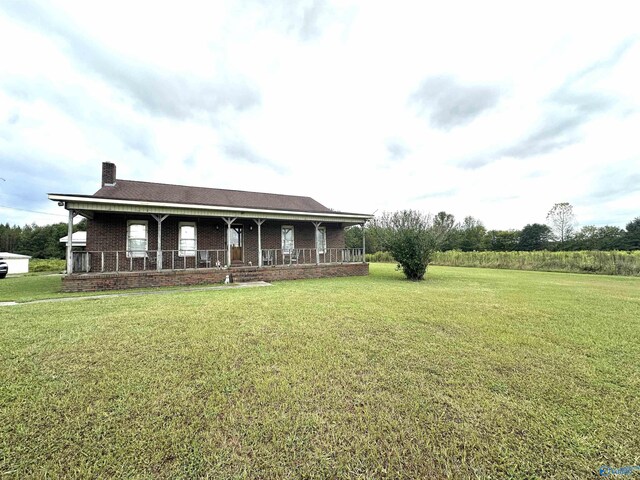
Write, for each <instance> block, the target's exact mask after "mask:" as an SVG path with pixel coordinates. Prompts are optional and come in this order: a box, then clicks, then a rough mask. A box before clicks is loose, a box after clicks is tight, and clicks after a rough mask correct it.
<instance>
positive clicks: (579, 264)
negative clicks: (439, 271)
mask: <svg viewBox="0 0 640 480" xmlns="http://www.w3.org/2000/svg"><path fill="white" fill-rule="evenodd" d="M433 264H434V265H443V266H450V267H480V268H507V269H512V270H538V271H546V272H573V273H599V274H604V275H630V276H640V251H633V252H624V251H612V252H600V251H595V250H590V251H579V252H546V251H540V252H460V251H457V250H451V251H448V252H437V253H436V254H435V255H434V258H433Z"/></svg>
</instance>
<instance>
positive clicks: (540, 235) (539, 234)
mask: <svg viewBox="0 0 640 480" xmlns="http://www.w3.org/2000/svg"><path fill="white" fill-rule="evenodd" d="M551 236H552V232H551V229H550V228H549V227H548V226H547V225H542V224H540V223H532V224H529V225H526V226H525V227H524V228H523V229H522V232H520V240H519V242H518V250H524V251H532V250H544V249H546V248H547V247H548V246H549V240H550V239H551Z"/></svg>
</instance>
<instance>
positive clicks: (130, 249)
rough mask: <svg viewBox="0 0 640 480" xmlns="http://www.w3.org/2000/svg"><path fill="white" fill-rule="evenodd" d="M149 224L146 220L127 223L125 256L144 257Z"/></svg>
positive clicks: (147, 242) (147, 241)
mask: <svg viewBox="0 0 640 480" xmlns="http://www.w3.org/2000/svg"><path fill="white" fill-rule="evenodd" d="M148 230H149V223H148V222H147V221H146V220H129V221H128V222H127V256H128V257H146V256H147V249H148V247H149V240H148Z"/></svg>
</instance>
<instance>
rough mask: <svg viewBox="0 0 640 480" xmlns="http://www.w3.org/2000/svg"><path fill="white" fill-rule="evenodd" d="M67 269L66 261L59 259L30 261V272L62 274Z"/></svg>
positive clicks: (35, 259) (34, 259) (33, 259)
mask: <svg viewBox="0 0 640 480" xmlns="http://www.w3.org/2000/svg"><path fill="white" fill-rule="evenodd" d="M66 268H67V265H66V261H65V260H60V259H58V258H48V259H42V258H32V259H31V260H29V271H30V272H34V273H37V272H62V271H63V270H65V269H66Z"/></svg>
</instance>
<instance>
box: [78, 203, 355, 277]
mask: <svg viewBox="0 0 640 480" xmlns="http://www.w3.org/2000/svg"><path fill="white" fill-rule="evenodd" d="M130 220H144V221H146V222H147V225H148V228H147V239H148V250H150V251H156V250H157V249H158V223H157V222H156V220H155V219H154V218H153V217H152V216H150V215H133V214H130V215H125V214H107V213H97V212H96V213H95V216H94V218H93V219H91V220H88V221H87V248H86V250H87V251H88V252H116V251H119V252H122V253H120V255H119V256H118V265H119V266H120V267H121V266H122V265H125V264H127V265H131V266H132V269H134V270H135V269H136V268H137V267H139V268H140V269H142V268H143V266H142V259H140V258H135V259H133V260H132V259H130V258H129V257H127V256H126V254H125V253H124V252H125V250H126V249H127V222H128V221H130ZM180 222H195V224H196V236H197V248H198V250H225V249H226V234H227V227H226V223H225V222H224V221H223V220H222V219H221V218H209V217H204V218H203V217H199V218H196V217H177V216H169V217H168V218H167V219H166V220H164V221H163V222H162V250H163V251H166V250H177V249H178V233H179V224H180ZM234 225H242V226H243V232H244V264H245V265H249V262H251V265H257V264H258V226H257V225H256V223H255V222H254V221H253V220H250V219H242V220H238V222H236V223H234ZM283 225H293V227H294V243H295V248H315V227H314V226H313V224H312V223H311V222H285V221H275V220H267V221H265V222H264V223H263V224H262V248H263V249H280V248H282V238H281V236H282V230H281V229H282V226H283ZM322 226H323V227H325V228H326V232H327V248H344V247H345V233H344V228H343V226H342V225H341V224H340V223H323V224H322ZM170 260H171V259H170V257H169V256H168V255H165V258H164V262H163V265H162V266H163V268H172V264H171V262H170ZM183 261H184V257H178V256H177V254H174V258H173V262H174V264H175V262H183ZM186 261H187V265H186V266H187V267H193V266H195V265H194V262H195V259H194V258H187V259H186ZM189 262H190V263H189ZM214 262H215V259H214ZM221 262H222V263H224V257H223V258H222V259H221ZM182 266H183V265H180V267H182ZM115 267H116V258H115V254H108V255H106V256H105V260H104V269H105V270H115ZM101 268H102V259H101V258H100V256H99V255H92V256H91V270H92V271H100V270H101Z"/></svg>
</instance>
